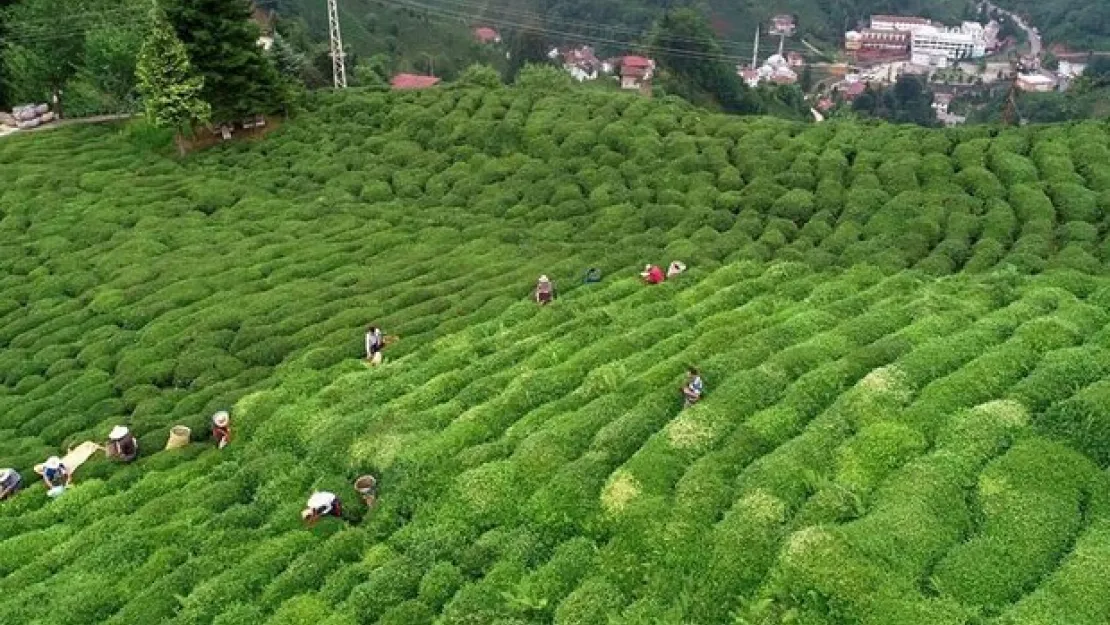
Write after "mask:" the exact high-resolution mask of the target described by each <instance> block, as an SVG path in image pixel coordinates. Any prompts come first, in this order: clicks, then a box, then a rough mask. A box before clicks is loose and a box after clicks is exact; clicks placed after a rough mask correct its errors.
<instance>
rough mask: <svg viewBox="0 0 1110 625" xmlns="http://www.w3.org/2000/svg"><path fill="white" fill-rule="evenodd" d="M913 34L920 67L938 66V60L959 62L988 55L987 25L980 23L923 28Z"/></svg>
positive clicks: (915, 60)
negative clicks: (985, 33)
mask: <svg viewBox="0 0 1110 625" xmlns="http://www.w3.org/2000/svg"><path fill="white" fill-rule="evenodd" d="M911 33H912V41H911V44H910V47H911V49H912V51H913V58H914V63H916V64H919V65H932V64H935V59H938V58H946V59H948V60H950V61H955V60H959V59H975V58H980V57H983V56H986V54H987V45H986V41H985V39H984V36H983V35H984V31H983V25H982V24H979V23H977V22H964V23H963V24H961V25H960V26H959V27H957V28H945V27H943V26H940V27H938V26H921V27H919V28H916V29H914V30H913V31H911Z"/></svg>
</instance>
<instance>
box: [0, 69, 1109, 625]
mask: <svg viewBox="0 0 1110 625" xmlns="http://www.w3.org/2000/svg"><path fill="white" fill-rule="evenodd" d="M145 137H147V135H145V134H143V133H142V132H140V131H136V130H129V129H126V128H122V127H105V126H99V127H91V126H90V127H70V128H66V129H58V130H53V131H50V132H43V133H35V134H33V135H28V136H14V137H8V138H5V139H0V286H2V289H0V467H13V468H15V469H16V470H18V471H19V472H20V473H21V474H22V475H23V476H24V480H25V482H26V483H27V484H28V487H27V488H25V489H24V490H23V491H22V492H20V493H18V494H16V495H15V496H14V497H13V498H11V499H9V500H6V501H3V502H0V623H2V624H4V625H90V624H99V623H104V624H110V625H163V624H164V625H309V624H313V625H317V624H319V625H373V624H379V625H433V624H434V625H487V624H489V625H494V624H496V625H528V624H532V625H548V624H554V625H595V624H596V625H640V624H643V625H647V624H661V625H719V624H737V625H772V624H774V625H786V624H793V625H850V624H861V625H1105V624H1106V623H1108V622H1110V473H1108V471H1107V468H1108V467H1110V127H1108V126H1107V125H1105V124H1096V123H1093V122H1090V123H1084V124H1078V125H1070V126H1045V127H1038V126H1027V127H1023V128H1020V129H1008V130H998V129H991V128H988V127H974V128H964V129H958V130H928V129H923V128H918V127H899V126H893V125H862V124H856V123H848V122H838V123H824V124H816V125H815V124H795V123H792V122H787V121H783V120H775V119H770V118H741V117H728V116H723V115H715V114H711V113H707V112H705V111H702V110H699V109H696V108H693V107H691V106H688V105H685V104H683V103H681V102H679V101H677V100H667V99H662V100H655V101H652V100H649V99H645V98H641V97H637V96H628V95H623V94H608V93H602V92H592V91H571V92H565V93H547V92H541V91H535V90H529V89H523V88H502V89H499V90H493V91H482V90H475V89H464V88H444V89H438V90H430V91H425V92H418V93H403V94H386V93H372V92H359V91H357V90H356V91H350V92H347V93H344V94H328V95H321V96H318V97H316V99H314V100H313V102H312V103H311V105H310V108H309V110H307V111H305V112H303V113H301V114H300V115H299V116H297V117H296V118H294V119H292V120H290V121H289V122H287V123H286V124H285V125H284V126H283V127H282V128H281V129H279V130H277V131H275V132H274V133H272V134H271V135H270V136H268V137H267V138H265V139H262V140H258V141H254V142H244V143H229V144H226V145H221V146H217V147H214V148H212V149H209V150H206V151H203V152H199V153H196V154H193V155H191V156H189V157H187V158H185V159H183V160H178V159H176V158H172V157H170V156H167V155H165V154H164V151H163V150H161V149H160V148H154V147H150V146H151V145H152V144H151V142H150V141H148V140H146V139H145ZM676 259H677V260H681V261H683V262H685V263H686V264H687V265H688V266H689V269H688V271H686V272H685V273H684V274H682V275H681V276H678V277H677V278H675V279H672V280H668V281H666V282H664V283H663V284H660V285H656V286H647V285H644V284H642V283H641V281H640V280H639V276H638V272H639V271H640V269H642V267H643V265H644V264H645V263H648V262H652V263H658V264H661V265H666V264H667V263H669V262H670V261H672V260H676ZM591 267H597V268H599V269H601V271H602V272H603V279H602V280H601V282H599V283H589V284H587V283H584V282H583V275H584V273H585V272H586V270H587V269H588V268H591ZM541 273H543V274H547V275H548V276H551V278H552V279H553V280H554V281H555V282H556V284H557V286H558V295H559V296H558V298H557V299H556V300H555V302H554V303H553V304H551V305H550V306H546V307H539V306H537V305H536V304H535V303H533V302H532V301H531V300H530V298H529V295H530V293H531V289H532V287H533V285H534V284H535V281H536V278H537V277H538V276H539V275H540V274H541ZM371 323H377V324H379V325H381V326H382V328H383V329H384V330H385V332H386V333H387V334H389V335H395V336H398V337H399V340H398V341H397V342H396V343H394V344H393V345H391V346H390V347H388V348H387V349H386V351H385V363H384V364H383V366H381V367H377V368H368V367H367V366H366V365H364V364H363V362H362V361H361V358H362V356H363V332H364V330H365V328H366V326H367V325H368V324H371ZM691 365H696V366H698V367H700V369H701V371H702V375H703V377H704V380H705V383H706V393H705V396H704V398H703V399H702V401H701V402H699V403H698V404H697V405H695V406H693V407H691V408H688V409H683V406H682V397H681V393H680V392H679V388H680V386H681V384H682V381H683V379H684V374H685V371H686V368H687V367H688V366H691ZM220 409H227V410H229V411H230V412H231V415H232V427H233V432H234V437H233V440H232V443H231V445H230V446H228V447H227V448H225V449H222V450H219V449H217V448H216V447H215V446H214V445H213V444H212V442H211V440H210V439H209V438H208V431H207V424H208V420H209V417H210V416H211V415H212V413H213V412H214V411H216V410H220ZM121 423H122V424H126V425H128V426H129V427H130V428H131V429H132V431H134V432H135V433H136V435H137V436H138V438H139V442H140V452H141V453H140V458H139V459H138V460H137V461H136V462H134V463H132V464H126V465H124V464H119V463H114V462H110V461H108V460H106V459H105V458H104V457H103V455H102V454H98V455H97V456H94V457H93V459H91V460H90V461H88V462H87V463H85V464H84V465H82V466H81V467H80V468H79V469H78V470H77V472H76V475H75V482H74V486H73V487H72V488H71V489H69V490H68V491H67V492H65V493H64V494H63V495H62V496H60V497H58V498H57V499H53V500H52V499H49V498H48V497H47V496H46V488H45V487H44V486H43V484H42V482H41V481H36V476H35V474H34V473H33V471H32V467H33V466H34V465H35V464H37V463H41V462H43V460H44V459H45V458H46V457H47V456H50V455H53V454H59V455H60V454H62V453H64V452H65V451H66V450H67V449H69V448H70V447H72V446H74V445H76V444H78V443H80V442H82V441H86V440H92V441H98V442H103V441H104V439H105V438H106V436H107V433H108V431H109V430H110V429H111V428H112V426H114V425H116V424H121ZM173 425H186V426H189V427H190V428H192V432H193V438H194V440H193V442H192V444H190V445H189V446H187V447H185V448H184V449H179V450H173V451H165V450H164V449H163V447H164V446H165V443H166V439H167V436H168V431H169V428H170V427H171V426H173ZM368 472H372V473H374V474H376V475H377V476H378V477H379V482H380V489H379V493H378V494H379V498H378V502H377V505H376V506H375V507H374V508H373V509H372V510H367V508H366V507H365V506H364V505H363V504H362V502H361V501H360V500H359V498H358V497H357V496H356V493H355V491H354V490H353V487H352V481H353V480H354V479H355V478H356V477H357V476H359V475H362V474H364V473H368ZM314 490H330V491H332V492H335V493H337V494H338V495H339V496H340V498H341V499H342V501H343V504H344V508H345V514H346V516H347V518H346V519H344V520H339V519H330V518H329V519H324V520H322V521H321V522H320V523H318V524H317V525H315V526H314V527H312V528H306V527H304V525H303V524H302V522H301V518H300V514H299V513H300V511H301V509H302V508H303V506H304V504H305V501H306V499H307V498H308V496H309V495H310V494H311V493H312V492H313V491H314Z"/></svg>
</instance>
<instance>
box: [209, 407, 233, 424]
mask: <svg viewBox="0 0 1110 625" xmlns="http://www.w3.org/2000/svg"><path fill="white" fill-rule="evenodd" d="M229 419H230V415H228V414H227V411H226V410H221V411H219V412H217V413H216V414H214V415H212V423H215V424H216V425H217V426H219V427H224V426H225V425H227V422H228V420H229Z"/></svg>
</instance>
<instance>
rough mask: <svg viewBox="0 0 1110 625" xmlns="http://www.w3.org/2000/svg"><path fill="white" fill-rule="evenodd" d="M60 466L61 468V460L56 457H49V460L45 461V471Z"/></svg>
mask: <svg viewBox="0 0 1110 625" xmlns="http://www.w3.org/2000/svg"><path fill="white" fill-rule="evenodd" d="M60 466H62V459H61V458H59V457H57V456H50V457H49V458H47V459H46V468H47V469H57V468H58V467H60Z"/></svg>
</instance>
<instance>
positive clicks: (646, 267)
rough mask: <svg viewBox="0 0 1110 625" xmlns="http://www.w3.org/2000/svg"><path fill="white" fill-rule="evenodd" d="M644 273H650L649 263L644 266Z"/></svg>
mask: <svg viewBox="0 0 1110 625" xmlns="http://www.w3.org/2000/svg"><path fill="white" fill-rule="evenodd" d="M644 271H651V263H648V264H646V265H644Z"/></svg>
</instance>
